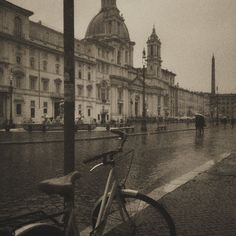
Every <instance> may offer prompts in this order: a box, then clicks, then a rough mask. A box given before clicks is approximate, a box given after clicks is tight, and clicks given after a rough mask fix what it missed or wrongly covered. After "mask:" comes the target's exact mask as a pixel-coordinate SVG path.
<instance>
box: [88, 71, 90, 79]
mask: <svg viewBox="0 0 236 236" xmlns="http://www.w3.org/2000/svg"><path fill="white" fill-rule="evenodd" d="M88 80H91V73H90V72H88Z"/></svg>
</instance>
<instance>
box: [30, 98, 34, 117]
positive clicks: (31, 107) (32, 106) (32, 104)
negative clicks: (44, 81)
mask: <svg viewBox="0 0 236 236" xmlns="http://www.w3.org/2000/svg"><path fill="white" fill-rule="evenodd" d="M30 117H31V118H35V101H30Z"/></svg>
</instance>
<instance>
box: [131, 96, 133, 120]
mask: <svg viewBox="0 0 236 236" xmlns="http://www.w3.org/2000/svg"><path fill="white" fill-rule="evenodd" d="M132 110H133V99H132V98H131V99H130V116H131V118H132V117H133V111H132Z"/></svg>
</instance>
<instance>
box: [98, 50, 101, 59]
mask: <svg viewBox="0 0 236 236" xmlns="http://www.w3.org/2000/svg"><path fill="white" fill-rule="evenodd" d="M100 56H101V49H100V48H98V57H100Z"/></svg>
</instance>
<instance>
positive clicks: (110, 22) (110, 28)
mask: <svg viewBox="0 0 236 236" xmlns="http://www.w3.org/2000/svg"><path fill="white" fill-rule="evenodd" d="M111 30H112V21H109V22H108V34H111Z"/></svg>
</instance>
